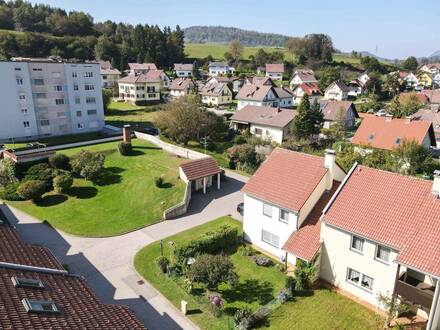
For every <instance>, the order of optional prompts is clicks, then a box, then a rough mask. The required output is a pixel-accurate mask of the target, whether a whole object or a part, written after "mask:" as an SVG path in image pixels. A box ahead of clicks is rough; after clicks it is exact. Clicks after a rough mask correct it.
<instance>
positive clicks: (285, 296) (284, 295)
mask: <svg viewBox="0 0 440 330" xmlns="http://www.w3.org/2000/svg"><path fill="white" fill-rule="evenodd" d="M291 297H292V295H291V293H290V292H289V290H287V289H282V290H281V291H280V292H278V296H277V300H278V302H279V303H280V304H284V303H285V302H286V301H288V300H289V299H290V298H291Z"/></svg>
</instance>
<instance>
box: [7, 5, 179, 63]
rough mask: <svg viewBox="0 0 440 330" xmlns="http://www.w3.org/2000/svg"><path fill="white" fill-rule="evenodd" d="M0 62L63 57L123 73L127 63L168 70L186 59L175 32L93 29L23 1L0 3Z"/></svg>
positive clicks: (89, 21) (112, 25)
mask: <svg viewBox="0 0 440 330" xmlns="http://www.w3.org/2000/svg"><path fill="white" fill-rule="evenodd" d="M0 29H1V30H0V59H8V58H10V57H13V56H24V57H26V56H30V57H47V56H50V55H56V56H61V57H63V58H67V59H79V60H93V59H103V60H110V61H112V63H113V65H114V66H115V67H117V68H119V69H121V70H123V69H125V68H126V67H127V63H129V62H136V61H137V62H143V61H145V62H153V63H156V64H158V65H159V66H160V67H163V68H167V67H171V66H172V65H173V63H178V62H181V61H182V60H183V59H184V34H183V31H182V30H181V29H180V28H179V26H176V28H175V29H174V30H172V29H171V28H170V27H165V28H163V29H161V28H159V27H158V26H157V25H155V26H153V25H136V26H133V25H130V24H124V23H117V22H112V21H106V22H104V23H94V21H93V17H91V16H90V15H88V14H86V13H83V12H69V13H67V12H66V11H65V10H63V9H59V8H53V7H50V6H47V5H41V4H38V5H32V4H30V3H27V2H23V1H21V0H17V1H11V2H5V1H3V0H0Z"/></svg>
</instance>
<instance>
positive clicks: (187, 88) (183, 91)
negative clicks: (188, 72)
mask: <svg viewBox="0 0 440 330" xmlns="http://www.w3.org/2000/svg"><path fill="white" fill-rule="evenodd" d="M193 89H194V83H193V81H192V80H191V78H177V79H174V80H173V81H172V82H171V85H170V95H171V96H172V97H176V98H179V97H181V96H186V95H189V94H191V93H192V91H193Z"/></svg>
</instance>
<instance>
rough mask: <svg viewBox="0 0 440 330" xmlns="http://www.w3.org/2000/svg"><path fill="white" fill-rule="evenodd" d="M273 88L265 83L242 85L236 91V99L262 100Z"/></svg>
mask: <svg viewBox="0 0 440 330" xmlns="http://www.w3.org/2000/svg"><path fill="white" fill-rule="evenodd" d="M270 91H272V92H274V90H273V87H272V86H266V85H243V87H242V88H240V90H239V91H238V94H237V96H236V97H235V98H236V99H237V100H247V101H258V102H262V101H264V100H265V99H266V97H267V95H268V94H269V92H270Z"/></svg>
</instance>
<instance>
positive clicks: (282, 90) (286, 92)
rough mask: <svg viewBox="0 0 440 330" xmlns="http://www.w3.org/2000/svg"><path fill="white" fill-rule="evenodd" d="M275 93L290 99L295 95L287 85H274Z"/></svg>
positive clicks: (282, 97) (279, 96)
mask: <svg viewBox="0 0 440 330" xmlns="http://www.w3.org/2000/svg"><path fill="white" fill-rule="evenodd" d="M274 90H275V94H277V96H278V98H280V99H289V98H292V97H293V94H292V91H291V90H290V89H288V88H285V87H274Z"/></svg>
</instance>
